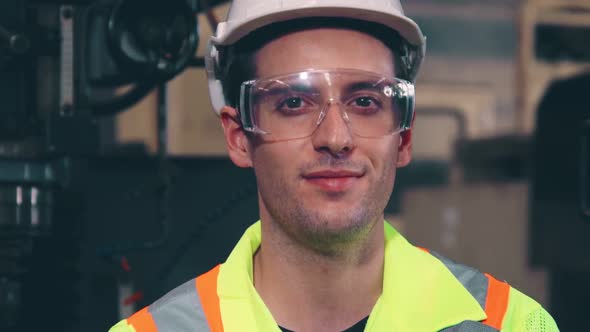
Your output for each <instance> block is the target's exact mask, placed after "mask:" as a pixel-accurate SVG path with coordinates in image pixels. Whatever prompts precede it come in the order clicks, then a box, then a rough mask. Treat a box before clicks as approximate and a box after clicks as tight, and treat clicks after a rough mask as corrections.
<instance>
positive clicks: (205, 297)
mask: <svg viewBox="0 0 590 332" xmlns="http://www.w3.org/2000/svg"><path fill="white" fill-rule="evenodd" d="M220 267H221V265H217V266H216V267H215V268H213V269H212V270H211V271H209V272H207V273H205V274H203V275H201V276H199V277H198V278H197V279H196V281H195V282H196V288H197V292H198V293H199V298H200V299H201V306H202V307H203V312H204V313H205V317H206V318H207V323H209V328H210V329H211V332H223V324H222V323H221V308H220V306H219V296H218V295H217V276H218V275H219V268H220Z"/></svg>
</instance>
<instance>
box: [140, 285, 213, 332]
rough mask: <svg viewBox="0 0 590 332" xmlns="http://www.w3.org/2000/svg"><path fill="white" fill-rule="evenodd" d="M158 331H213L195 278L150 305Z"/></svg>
mask: <svg viewBox="0 0 590 332" xmlns="http://www.w3.org/2000/svg"><path fill="white" fill-rule="evenodd" d="M148 311H149V312H150V313H151V314H152V317H153V318H154V322H155V323H156V326H157V327H158V332H211V330H210V329H209V324H207V319H206V318H205V313H204V312H203V307H202V306H201V300H200V299H199V294H198V293H197V289H196V284H195V279H192V280H189V281H187V282H185V283H184V284H182V285H180V286H178V287H177V288H175V289H173V290H172V291H170V292H169V293H168V294H166V295H164V296H163V297H162V298H160V299H159V300H158V301H156V302H154V303H153V304H152V305H150V306H149V308H148Z"/></svg>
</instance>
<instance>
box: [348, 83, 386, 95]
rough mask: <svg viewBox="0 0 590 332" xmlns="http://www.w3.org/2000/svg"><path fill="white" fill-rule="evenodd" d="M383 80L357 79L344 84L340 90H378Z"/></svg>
mask: <svg viewBox="0 0 590 332" xmlns="http://www.w3.org/2000/svg"><path fill="white" fill-rule="evenodd" d="M383 82H384V81H382V80H381V81H357V82H352V83H348V84H346V85H344V87H343V89H342V91H343V92H344V93H351V92H355V91H358V90H380V89H381V87H382V86H383Z"/></svg>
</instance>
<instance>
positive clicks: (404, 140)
mask: <svg viewBox="0 0 590 332" xmlns="http://www.w3.org/2000/svg"><path fill="white" fill-rule="evenodd" d="M415 118H416V114H414V118H413V119H412V125H411V126H410V129H408V130H406V131H404V132H402V133H401V134H400V135H399V139H400V142H399V147H398V149H397V167H404V166H407V165H408V164H409V163H410V161H411V160H412V131H413V130H414V119H415Z"/></svg>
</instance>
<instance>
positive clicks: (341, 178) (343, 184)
mask: <svg viewBox="0 0 590 332" xmlns="http://www.w3.org/2000/svg"><path fill="white" fill-rule="evenodd" d="M363 175H364V173H363V172H360V171H353V170H333V169H330V170H320V171H313V172H308V173H305V174H304V175H303V178H304V179H305V180H307V181H308V182H309V183H311V184H313V185H315V186H318V187H319V188H320V189H322V190H324V191H328V192H342V191H345V190H346V189H348V188H350V187H351V186H352V185H353V184H354V183H355V182H356V181H357V180H358V179H359V178H361V177H362V176H363Z"/></svg>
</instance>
